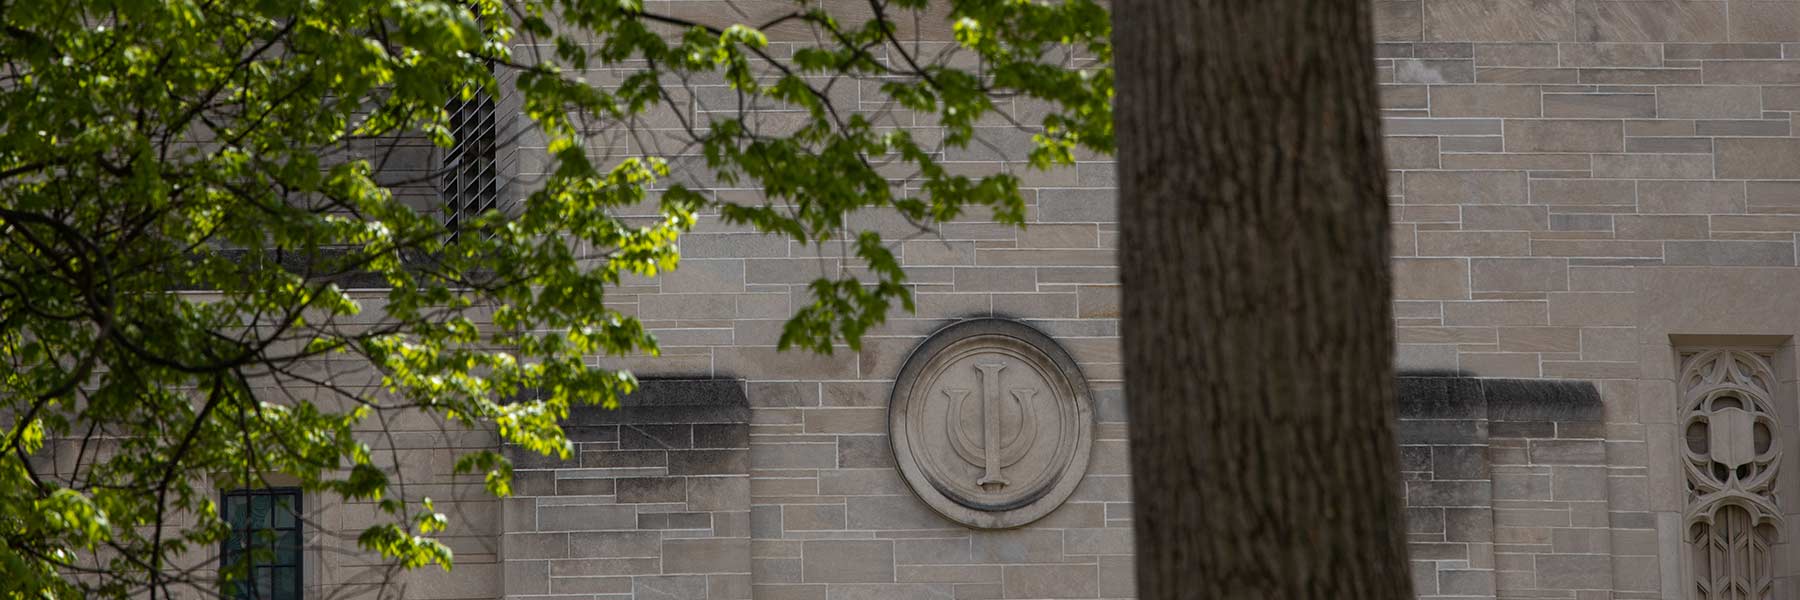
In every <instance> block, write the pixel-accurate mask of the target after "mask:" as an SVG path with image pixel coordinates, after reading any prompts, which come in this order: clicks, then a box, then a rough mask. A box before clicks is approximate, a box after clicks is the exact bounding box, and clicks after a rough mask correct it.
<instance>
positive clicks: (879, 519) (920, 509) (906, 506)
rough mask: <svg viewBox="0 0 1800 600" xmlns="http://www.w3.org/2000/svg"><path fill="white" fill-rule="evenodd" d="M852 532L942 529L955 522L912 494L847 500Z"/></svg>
mask: <svg viewBox="0 0 1800 600" xmlns="http://www.w3.org/2000/svg"><path fill="white" fill-rule="evenodd" d="M844 505H845V506H846V507H847V510H848V514H849V524H850V527H851V528H852V529H877V530H879V529H940V528H944V527H947V526H951V525H952V523H951V522H950V521H949V520H947V519H945V518H944V517H942V516H939V515H938V514H937V513H935V512H932V511H931V509H930V508H929V507H927V506H925V503H924V502H921V501H920V500H919V499H918V498H917V497H915V496H912V495H910V494H908V495H904V496H900V495H895V496H851V497H848V498H845V499H844Z"/></svg>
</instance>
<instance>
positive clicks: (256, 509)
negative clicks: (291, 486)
mask: <svg viewBox="0 0 1800 600" xmlns="http://www.w3.org/2000/svg"><path fill="white" fill-rule="evenodd" d="M273 501H274V498H272V497H270V496H267V495H256V496H251V497H250V526H251V527H255V528H257V529H268V528H269V504H270V503H271V502H273Z"/></svg>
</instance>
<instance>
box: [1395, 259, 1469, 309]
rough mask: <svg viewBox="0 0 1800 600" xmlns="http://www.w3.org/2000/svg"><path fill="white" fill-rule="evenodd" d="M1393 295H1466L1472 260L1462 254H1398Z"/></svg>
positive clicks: (1407, 297) (1409, 297)
mask: <svg viewBox="0 0 1800 600" xmlns="http://www.w3.org/2000/svg"><path fill="white" fill-rule="evenodd" d="M1392 264H1393V269H1394V297H1395V298H1398V299H1402V300H1438V299H1467V298H1468V297H1469V263H1468V260H1466V259H1461V258H1396V259H1394V261H1393V263H1392Z"/></svg>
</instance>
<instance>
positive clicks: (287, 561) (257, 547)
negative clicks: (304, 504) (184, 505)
mask: <svg viewBox="0 0 1800 600" xmlns="http://www.w3.org/2000/svg"><path fill="white" fill-rule="evenodd" d="M224 504H225V508H224V512H225V515H224V516H225V522H226V523H230V524H231V532H232V533H231V537H230V538H228V539H226V540H225V543H224V544H223V547H222V548H221V549H220V551H219V561H220V565H219V566H220V567H221V568H222V569H225V570H226V572H230V573H232V574H233V576H234V577H233V579H232V581H231V582H229V583H227V584H226V585H225V587H224V589H222V590H221V595H222V596H223V597H225V598H227V599H231V600H300V566H301V564H300V563H301V560H300V549H301V542H300V539H301V538H300V527H301V523H300V519H299V517H298V515H299V514H300V491H299V490H296V489H291V488H289V489H258V490H238V491H234V492H229V493H226V494H225V503H224Z"/></svg>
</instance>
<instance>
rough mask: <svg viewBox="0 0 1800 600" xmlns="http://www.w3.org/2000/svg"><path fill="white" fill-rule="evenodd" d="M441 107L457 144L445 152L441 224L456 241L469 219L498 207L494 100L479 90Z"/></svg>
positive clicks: (453, 99) (441, 189)
mask: <svg viewBox="0 0 1800 600" xmlns="http://www.w3.org/2000/svg"><path fill="white" fill-rule="evenodd" d="M444 109H445V110H446V111H448V112H449V113H450V133H451V135H452V136H454V137H455V138H456V143H455V144H453V145H451V147H450V152H448V153H446V154H445V155H444V165H443V173H444V175H443V179H442V181H441V182H440V183H439V188H438V190H439V192H440V193H441V194H442V196H443V200H444V225H445V227H446V228H447V229H449V230H450V236H451V239H452V240H455V237H456V236H457V235H458V234H459V233H461V232H462V231H463V230H464V229H466V228H468V225H467V224H468V222H469V221H470V220H472V219H474V218H475V217H476V216H478V215H480V214H481V213H484V212H487V211H489V210H493V209H496V208H499V198H500V179H499V176H498V174H497V173H496V172H495V162H494V150H495V149H494V145H495V143H496V140H495V135H494V99H493V98H492V97H490V96H488V95H487V94H484V93H479V92H478V93H476V94H475V96H474V97H473V98H470V99H468V100H463V99H461V98H452V99H451V100H450V103H449V104H448V105H446V106H445V107H444Z"/></svg>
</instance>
